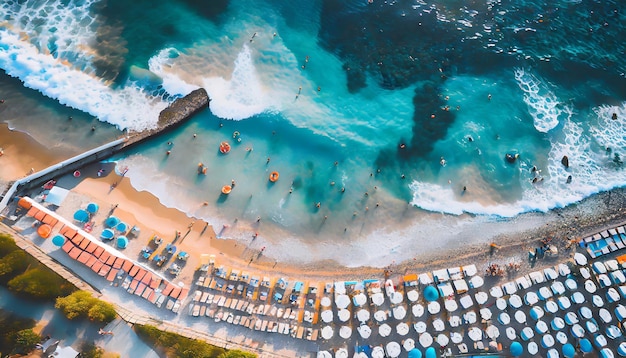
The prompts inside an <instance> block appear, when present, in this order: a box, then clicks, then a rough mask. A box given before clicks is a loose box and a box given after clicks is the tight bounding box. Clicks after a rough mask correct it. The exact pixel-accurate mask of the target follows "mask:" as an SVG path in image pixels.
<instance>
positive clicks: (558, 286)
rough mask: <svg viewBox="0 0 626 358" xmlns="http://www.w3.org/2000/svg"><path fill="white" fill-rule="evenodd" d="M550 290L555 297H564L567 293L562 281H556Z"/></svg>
mask: <svg viewBox="0 0 626 358" xmlns="http://www.w3.org/2000/svg"><path fill="white" fill-rule="evenodd" d="M550 288H551V289H552V292H553V293H554V294H555V295H562V294H564V293H565V285H563V282H561V281H554V283H552V286H550Z"/></svg>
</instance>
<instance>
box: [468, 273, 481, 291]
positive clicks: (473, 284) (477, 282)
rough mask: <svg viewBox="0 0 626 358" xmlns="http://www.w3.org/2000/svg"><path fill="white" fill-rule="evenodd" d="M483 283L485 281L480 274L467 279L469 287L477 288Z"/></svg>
mask: <svg viewBox="0 0 626 358" xmlns="http://www.w3.org/2000/svg"><path fill="white" fill-rule="evenodd" d="M484 284H485V281H484V280H483V278H482V277H480V276H474V277H472V278H470V279H469V285H470V287H471V288H479V287H482V286H483V285H484Z"/></svg>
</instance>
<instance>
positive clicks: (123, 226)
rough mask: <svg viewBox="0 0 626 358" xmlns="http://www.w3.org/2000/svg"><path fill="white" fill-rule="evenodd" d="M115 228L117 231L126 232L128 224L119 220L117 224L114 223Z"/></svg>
mask: <svg viewBox="0 0 626 358" xmlns="http://www.w3.org/2000/svg"><path fill="white" fill-rule="evenodd" d="M115 230H117V231H119V232H126V231H127V230H128V225H127V224H126V223H125V222H120V223H119V224H117V225H115Z"/></svg>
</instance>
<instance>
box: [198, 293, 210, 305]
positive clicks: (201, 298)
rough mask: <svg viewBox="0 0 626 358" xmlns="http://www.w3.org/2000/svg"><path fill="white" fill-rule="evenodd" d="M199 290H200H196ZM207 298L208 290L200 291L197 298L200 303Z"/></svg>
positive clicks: (204, 301)
mask: <svg viewBox="0 0 626 358" xmlns="http://www.w3.org/2000/svg"><path fill="white" fill-rule="evenodd" d="M198 292H200V291H198ZM207 298H209V293H208V292H201V296H200V298H199V301H200V302H202V303H206V301H207Z"/></svg>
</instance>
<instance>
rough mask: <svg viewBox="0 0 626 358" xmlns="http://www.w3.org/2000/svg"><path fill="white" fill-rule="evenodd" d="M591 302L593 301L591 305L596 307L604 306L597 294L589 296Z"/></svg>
mask: <svg viewBox="0 0 626 358" xmlns="http://www.w3.org/2000/svg"><path fill="white" fill-rule="evenodd" d="M591 302H593V305H594V306H596V307H602V306H604V301H603V300H602V297H600V296H598V295H593V296H592V297H591Z"/></svg>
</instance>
